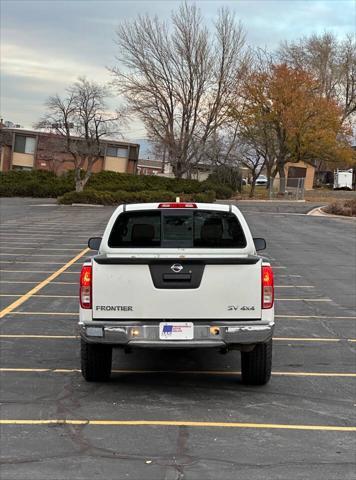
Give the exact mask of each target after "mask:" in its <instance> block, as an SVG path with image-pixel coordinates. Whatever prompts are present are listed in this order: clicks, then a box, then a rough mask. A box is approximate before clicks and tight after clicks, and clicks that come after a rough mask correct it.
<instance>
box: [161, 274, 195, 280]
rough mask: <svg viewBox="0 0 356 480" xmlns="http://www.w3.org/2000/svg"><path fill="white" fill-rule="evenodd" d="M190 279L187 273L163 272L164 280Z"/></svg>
mask: <svg viewBox="0 0 356 480" xmlns="http://www.w3.org/2000/svg"><path fill="white" fill-rule="evenodd" d="M191 279H192V276H191V274H189V273H178V274H175V273H164V274H163V280H164V281H165V282H190V281H191Z"/></svg>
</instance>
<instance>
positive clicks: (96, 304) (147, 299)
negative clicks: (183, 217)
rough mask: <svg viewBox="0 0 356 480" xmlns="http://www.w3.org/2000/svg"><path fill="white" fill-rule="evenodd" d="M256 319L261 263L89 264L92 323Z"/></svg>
mask: <svg viewBox="0 0 356 480" xmlns="http://www.w3.org/2000/svg"><path fill="white" fill-rule="evenodd" d="M258 318H261V260H256V261H255V262H254V263H251V262H250V263H248V262H247V263H244V262H243V261H242V262H235V263H232V262H231V263H229V261H226V259H225V260H224V259H222V260H221V263H219V260H216V261H215V262H204V260H199V261H194V260H192V261H189V260H188V259H187V260H185V261H184V262H180V261H175V260H168V261H167V260H165V261H156V262H154V263H152V262H147V263H144V262H140V263H137V264H135V263H134V262H133V263H128V264H125V263H117V264H115V263H114V262H113V263H108V264H105V263H104V264H103V263H100V264H99V263H97V262H96V261H93V319H97V320H104V319H107V320H120V319H125V320H131V319H132V320H144V319H152V320H164V319H177V320H180V319H192V320H194V319H197V320H198V319H201V320H204V319H215V320H219V319H220V320H222V319H231V320H239V319H241V320H242V319H258Z"/></svg>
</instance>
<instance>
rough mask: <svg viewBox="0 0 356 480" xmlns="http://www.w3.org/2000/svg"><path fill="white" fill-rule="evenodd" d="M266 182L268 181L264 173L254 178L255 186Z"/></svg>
mask: <svg viewBox="0 0 356 480" xmlns="http://www.w3.org/2000/svg"><path fill="white" fill-rule="evenodd" d="M267 183H268V179H267V177H266V175H259V176H258V177H257V179H256V183H255V185H256V186H259V185H265V186H266V185H267Z"/></svg>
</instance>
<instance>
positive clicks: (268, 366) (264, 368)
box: [241, 340, 272, 385]
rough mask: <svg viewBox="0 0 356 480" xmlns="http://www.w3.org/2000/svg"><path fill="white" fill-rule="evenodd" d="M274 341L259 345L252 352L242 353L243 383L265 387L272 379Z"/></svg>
mask: <svg viewBox="0 0 356 480" xmlns="http://www.w3.org/2000/svg"><path fill="white" fill-rule="evenodd" d="M271 370H272V340H270V341H269V342H267V343H258V344H257V345H256V346H255V348H254V349H253V350H252V351H251V352H241V374H242V382H243V383H245V384H247V385H265V384H266V383H267V382H268V381H269V379H270V378H271Z"/></svg>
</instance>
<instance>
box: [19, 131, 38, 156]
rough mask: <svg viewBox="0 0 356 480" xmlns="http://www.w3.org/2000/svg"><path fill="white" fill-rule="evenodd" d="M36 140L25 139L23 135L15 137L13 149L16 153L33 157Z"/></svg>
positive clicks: (31, 138) (32, 138)
mask: <svg viewBox="0 0 356 480" xmlns="http://www.w3.org/2000/svg"><path fill="white" fill-rule="evenodd" d="M35 147H36V139H35V138H34V137H26V136H25V135H16V136H15V148H14V152H16V153H29V154H31V155H33V154H34V153H35Z"/></svg>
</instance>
